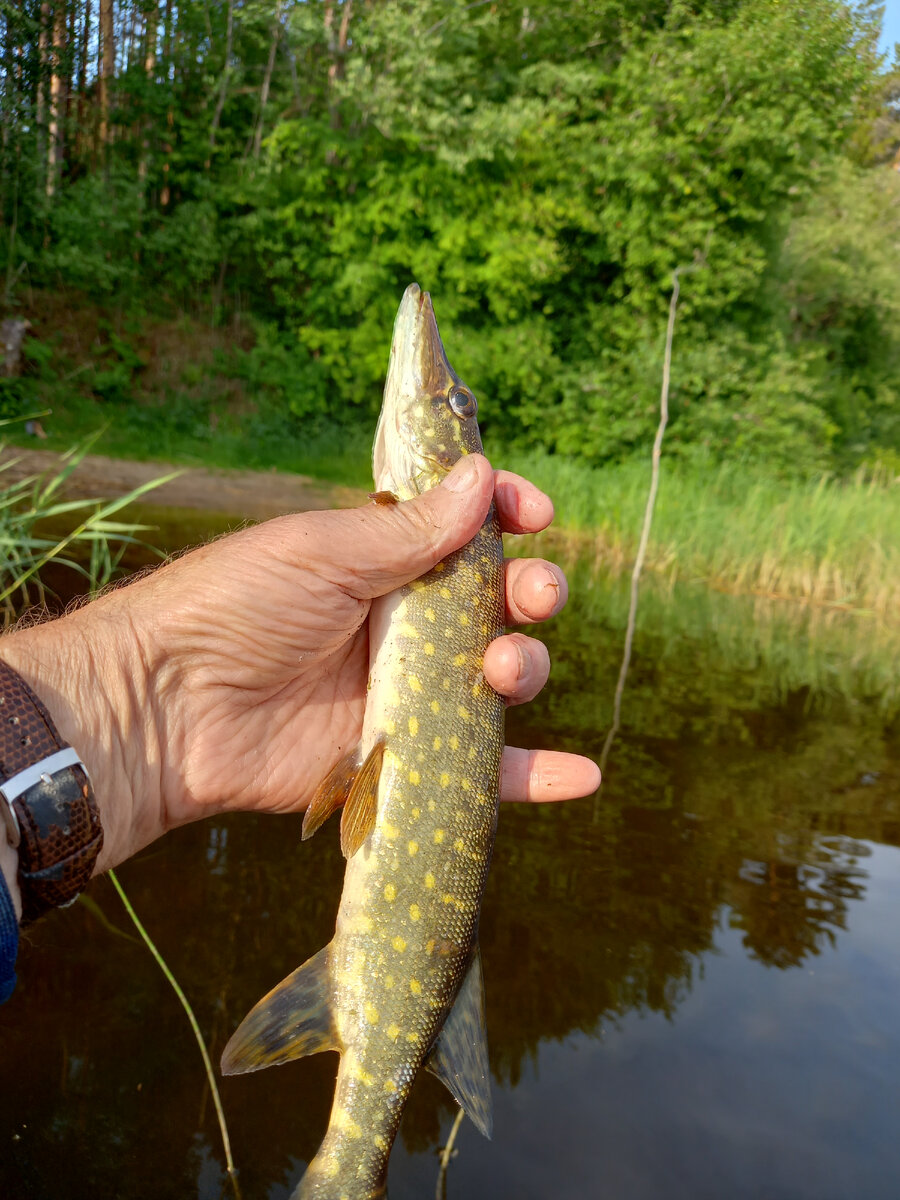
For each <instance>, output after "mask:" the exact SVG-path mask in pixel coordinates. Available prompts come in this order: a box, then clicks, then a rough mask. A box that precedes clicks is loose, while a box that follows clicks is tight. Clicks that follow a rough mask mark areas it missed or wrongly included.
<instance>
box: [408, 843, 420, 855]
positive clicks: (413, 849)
mask: <svg viewBox="0 0 900 1200" xmlns="http://www.w3.org/2000/svg"><path fill="white" fill-rule="evenodd" d="M406 848H407V850H408V851H409V853H410V856H412V855H414V854H418V853H419V843H418V842H410V843H409V844H408V845H407V847H406Z"/></svg>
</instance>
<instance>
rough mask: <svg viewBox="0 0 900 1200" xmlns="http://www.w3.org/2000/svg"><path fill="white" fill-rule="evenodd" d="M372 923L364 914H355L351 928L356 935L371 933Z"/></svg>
mask: <svg viewBox="0 0 900 1200" xmlns="http://www.w3.org/2000/svg"><path fill="white" fill-rule="evenodd" d="M373 925H374V922H373V920H372V918H371V917H367V916H366V914H365V913H357V915H356V916H355V917H354V918H353V928H354V929H355V930H356V932H357V933H371V932H372V927H373Z"/></svg>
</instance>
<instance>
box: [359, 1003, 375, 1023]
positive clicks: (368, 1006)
mask: <svg viewBox="0 0 900 1200" xmlns="http://www.w3.org/2000/svg"><path fill="white" fill-rule="evenodd" d="M363 1012H364V1013H365V1014H366V1020H367V1021H368V1022H369V1024H370V1025H377V1024H378V1009H377V1008H376V1007H375V1005H374V1004H373V1003H372V1002H371V1000H367V1001H366V1003H365V1005H364V1006H363Z"/></svg>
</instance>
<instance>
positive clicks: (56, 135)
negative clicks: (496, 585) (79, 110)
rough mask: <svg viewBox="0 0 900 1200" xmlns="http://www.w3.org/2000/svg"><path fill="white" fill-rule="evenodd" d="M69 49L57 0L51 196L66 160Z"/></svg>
mask: <svg viewBox="0 0 900 1200" xmlns="http://www.w3.org/2000/svg"><path fill="white" fill-rule="evenodd" d="M65 49H66V6H65V0H56V6H55V11H54V14H53V44H52V46H51V47H50V56H49V60H48V65H49V67H50V120H49V125H48V128H47V195H48V197H49V196H52V195H53V193H54V192H55V191H56V188H57V185H58V183H59V176H60V169H61V166H62V156H63V120H62V118H63V113H64V111H65V92H66V89H65V83H64V80H63V76H62V64H63V60H64V55H65Z"/></svg>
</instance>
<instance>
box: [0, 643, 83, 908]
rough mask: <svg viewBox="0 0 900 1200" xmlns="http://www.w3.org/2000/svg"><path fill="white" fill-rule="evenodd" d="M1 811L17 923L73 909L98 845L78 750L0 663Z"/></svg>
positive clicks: (35, 698)
mask: <svg viewBox="0 0 900 1200" xmlns="http://www.w3.org/2000/svg"><path fill="white" fill-rule="evenodd" d="M0 781H2V782H0V797H2V798H0V812H2V818H3V821H4V823H5V825H6V832H7V837H8V838H9V841H10V842H11V843H12V845H14V846H16V847H17V848H18V854H19V868H18V879H19V886H20V887H21V889H22V923H23V924H29V923H30V922H32V921H36V920H37V918H38V917H40V916H42V915H43V914H44V913H45V912H47V911H48V910H49V909H51V908H59V907H62V906H64V905H66V904H71V903H72V901H73V900H74V899H75V898H76V897H77V896H78V894H79V892H81V891H83V889H84V888H85V886H86V885H87V883H88V881H89V880H90V878H91V875H92V873H93V870H94V865H95V863H96V861H97V855H98V854H99V853H100V848H101V846H102V845H103V829H102V826H101V824H100V813H99V812H98V810H97V802H96V800H95V799H94V793H93V791H92V789H91V781H90V779H89V777H88V773H87V770H86V768H85V766H84V763H82V761H81V759H80V758H79V757H78V752H77V751H76V750H74V749H73V748H72V747H71V746H70V745H69V744H68V743H67V742H65V741H63V739H62V738H61V737H60V735H59V733H58V732H57V729H56V726H55V725H54V724H53V721H52V720H51V718H50V714H49V713H48V712H47V710H46V708H45V707H44V705H43V704H42V703H41V701H40V700H39V699H38V698H37V696H35V694H34V692H33V691H32V690H31V688H30V687H29V686H28V684H27V683H26V682H25V681H24V679H22V678H21V677H20V676H19V675H17V674H16V672H15V671H14V670H13V669H12V668H11V667H10V666H9V665H8V664H7V663H5V662H3V661H2V660H0Z"/></svg>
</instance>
